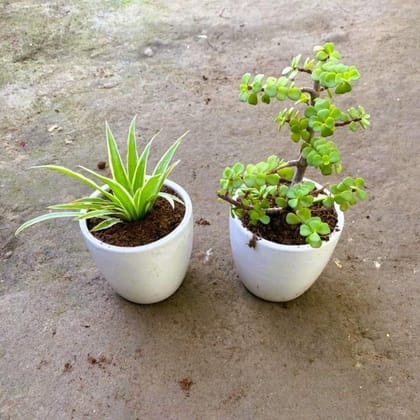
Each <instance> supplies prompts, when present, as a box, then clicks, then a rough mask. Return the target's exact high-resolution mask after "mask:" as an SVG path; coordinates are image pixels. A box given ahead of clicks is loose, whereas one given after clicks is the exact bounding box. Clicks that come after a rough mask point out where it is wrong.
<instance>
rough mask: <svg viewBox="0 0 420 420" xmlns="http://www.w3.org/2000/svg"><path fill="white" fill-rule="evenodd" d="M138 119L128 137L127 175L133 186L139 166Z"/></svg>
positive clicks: (131, 126) (132, 124) (132, 122)
mask: <svg viewBox="0 0 420 420" xmlns="http://www.w3.org/2000/svg"><path fill="white" fill-rule="evenodd" d="M137 159H138V155H137V142H136V117H134V118H133V119H132V121H131V123H130V128H129V129H128V137H127V175H128V179H129V181H130V184H131V186H132V185H133V178H134V173H135V171H136V166H137Z"/></svg>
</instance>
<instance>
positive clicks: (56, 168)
mask: <svg viewBox="0 0 420 420" xmlns="http://www.w3.org/2000/svg"><path fill="white" fill-rule="evenodd" d="M32 168H45V169H48V170H50V171H54V172H59V173H61V174H63V175H66V176H68V177H69V178H73V179H76V180H77V181H79V182H80V183H82V184H85V185H87V186H88V187H90V188H92V189H93V190H96V191H99V192H100V193H101V194H103V195H105V196H106V197H107V198H109V199H110V200H112V194H110V193H109V192H108V191H106V190H105V189H103V188H102V187H100V186H99V185H98V184H96V183H95V182H93V181H92V180H90V179H89V178H86V177H85V176H83V175H82V174H79V173H77V172H75V171H72V170H71V169H67V168H65V167H64V166H58V165H40V166H33V167H32Z"/></svg>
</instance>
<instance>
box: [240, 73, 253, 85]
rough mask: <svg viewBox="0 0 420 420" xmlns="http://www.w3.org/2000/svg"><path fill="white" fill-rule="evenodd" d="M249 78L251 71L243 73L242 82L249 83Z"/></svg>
mask: <svg viewBox="0 0 420 420" xmlns="http://www.w3.org/2000/svg"><path fill="white" fill-rule="evenodd" d="M250 78H251V73H245V74H244V75H243V76H242V83H243V84H245V85H247V84H248V83H249V79H250Z"/></svg>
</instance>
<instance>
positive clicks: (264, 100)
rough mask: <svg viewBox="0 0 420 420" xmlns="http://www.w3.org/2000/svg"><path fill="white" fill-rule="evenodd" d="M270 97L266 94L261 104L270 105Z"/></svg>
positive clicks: (262, 97)
mask: <svg viewBox="0 0 420 420" xmlns="http://www.w3.org/2000/svg"><path fill="white" fill-rule="evenodd" d="M270 101H271V100H270V96H268V95H267V94H266V93H264V95H262V96H261V102H262V103H264V104H269V103H270Z"/></svg>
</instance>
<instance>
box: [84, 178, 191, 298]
mask: <svg viewBox="0 0 420 420" xmlns="http://www.w3.org/2000/svg"><path fill="white" fill-rule="evenodd" d="M165 185H166V186H167V187H169V188H171V189H172V190H173V191H175V192H176V193H177V195H178V196H179V197H180V198H181V199H182V201H183V202H184V205H185V215H184V218H183V219H182V221H181V223H180V224H179V225H178V226H177V227H176V228H175V229H174V230H173V231H172V232H170V233H169V234H168V235H166V236H164V237H163V238H161V239H159V240H158V241H155V242H152V243H150V244H147V245H141V246H136V247H120V246H115V245H110V244H107V243H105V242H102V241H99V240H98V239H96V238H95V237H94V236H93V235H92V234H91V233H90V232H89V230H88V228H87V224H86V221H85V220H81V221H80V229H81V231H82V235H83V238H84V241H85V243H86V246H87V248H88V250H89V252H90V254H91V256H92V258H93V260H94V261H95V263H96V265H97V267H98V268H99V270H100V272H101V273H102V275H103V276H104V277H105V279H106V280H107V281H108V282H109V283H110V285H111V286H112V288H113V289H114V290H115V291H116V292H117V293H118V294H119V295H120V296H122V297H123V298H125V299H127V300H129V301H131V302H135V303H143V304H148V303H156V302H159V301H162V300H164V299H166V298H168V297H169V296H171V295H172V294H173V293H175V291H176V290H177V289H178V288H179V286H180V285H181V283H182V281H183V279H184V277H185V275H186V273H187V270H188V265H189V261H190V257H191V251H192V243H193V214H192V204H191V199H190V197H189V195H188V193H187V192H186V191H185V190H184V189H183V188H182V187H181V186H179V185H178V184H176V183H175V182H173V181H170V180H166V181H165ZM95 195H96V196H98V195H99V194H98V193H96V192H95V193H93V194H92V196H95Z"/></svg>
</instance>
